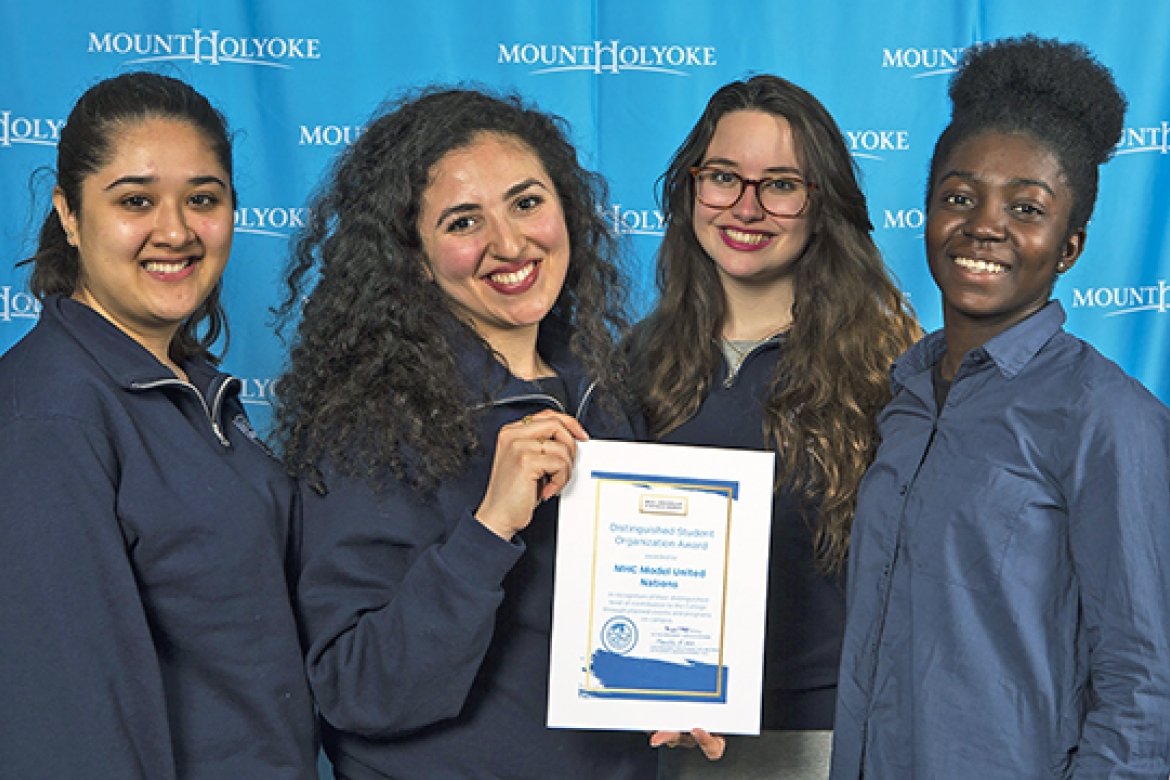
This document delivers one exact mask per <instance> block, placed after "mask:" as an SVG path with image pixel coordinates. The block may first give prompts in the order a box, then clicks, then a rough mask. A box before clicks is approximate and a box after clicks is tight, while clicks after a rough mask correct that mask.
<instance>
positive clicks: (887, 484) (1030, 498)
mask: <svg viewBox="0 0 1170 780" xmlns="http://www.w3.org/2000/svg"><path fill="white" fill-rule="evenodd" d="M950 96H951V100H952V102H953V106H954V110H953V114H952V118H951V124H950V125H949V126H948V127H947V129H946V130H945V131H944V132H943V134H942V136H941V137H940V138H939V141H938V144H937V145H936V146H935V150H934V155H933V157H932V159H931V165H930V179H929V183H928V186H927V201H926V209H927V217H926V254H927V261H928V263H929V265H930V271H931V274H932V275H933V277H934V280H935V283H936V284H937V285H938V287H939V290H940V291H941V292H942V301H943V328H942V330H941V331H938V332H936V333H933V334H931V335H930V336H927V337H926V338H925V339H923V341H922V342H920V343H919V344H918V345H916V346H915V347H914V348H913V349H911V350H910V351H909V352H908V353H907V354H906V355H904V356H903V357H901V358H899V360H898V363H897V364H896V365H895V368H894V373H893V382H894V398H893V400H892V401H891V403H890V405H889V406H888V407H887V408H886V409H885V411H883V413H882V416H881V418H880V421H879V423H880V430H881V436H882V443H881V447H880V448H879V450H878V453H877V456H876V458H875V460H874V464H873V466H872V467H871V468H870V471H869V473H868V474H867V475H866V477H865V480H864V482H863V483H862V486H861V490H860V493H859V497H858V504H857V519H856V521H855V523H854V534H853V544H852V551H851V553H850V561H849V577H848V579H849V614H848V620H847V625H846V632H845V642H844V649H843V653H842V664H841V679H840V684H839V698H838V705H837V722H836V734H835V740H834V745H833V775H832V776H833V777H834V778H839V780H852V779H854V778H860V777H863V776H864V777H866V778H908V777H931V778H934V777H945V778H954V779H955V780H963V779H964V778H972V780H973V779H974V778H988V777H1011V778H1016V777H1027V778H1074V777H1075V778H1104V777H1127V778H1149V780H1165V778H1166V777H1167V775H1168V774H1170V568H1168V567H1167V565H1166V562H1167V561H1168V560H1170V524H1168V523H1167V517H1168V516H1170V476H1168V475H1170V410H1168V409H1167V408H1166V407H1165V406H1164V405H1163V404H1161V403H1160V402H1159V401H1158V400H1157V399H1155V398H1154V397H1153V396H1152V395H1151V394H1150V393H1149V392H1147V391H1146V389H1145V388H1143V387H1142V386H1141V385H1140V384H1138V383H1137V382H1136V381H1134V380H1133V379H1131V378H1130V377H1128V376H1126V375H1125V373H1124V372H1122V371H1121V369H1120V368H1118V367H1117V366H1116V365H1115V364H1113V363H1112V362H1110V361H1108V360H1107V359H1105V358H1104V357H1103V356H1102V355H1101V354H1100V353H1098V352H1097V351H1096V350H1095V349H1093V347H1091V346H1090V345H1088V344H1086V343H1085V342H1083V341H1081V340H1080V339H1077V338H1076V337H1074V336H1072V335H1070V334H1069V333H1067V332H1065V330H1064V329H1063V327H1062V325H1063V322H1064V311H1063V309H1062V308H1061V305H1060V303H1059V302H1058V301H1053V300H1050V299H1051V297H1052V290H1053V286H1054V285H1055V283H1056V280H1057V278H1058V277H1059V276H1060V275H1061V274H1064V273H1066V272H1067V271H1068V270H1069V269H1071V268H1072V267H1073V264H1074V263H1076V262H1077V260H1078V259H1079V258H1080V256H1081V252H1082V250H1083V249H1084V246H1085V234H1086V225H1087V224H1088V222H1089V217H1090V215H1091V214H1092V211H1093V205H1094V202H1095V200H1096V197H1097V176H1098V170H1097V169H1098V166H1100V165H1101V164H1102V163H1104V162H1105V161H1106V160H1108V159H1109V157H1110V155H1111V154H1112V152H1113V149H1114V146H1115V144H1116V143H1117V140H1118V138H1119V137H1120V134H1121V129H1122V122H1123V119H1124V115H1125V99H1124V97H1122V95H1121V93H1120V92H1119V91H1118V89H1117V86H1116V85H1115V84H1114V82H1113V78H1112V76H1111V74H1110V73H1109V71H1108V70H1107V69H1106V68H1105V67H1104V66H1102V65H1101V64H1100V63H1098V62H1097V61H1096V60H1094V59H1093V58H1092V55H1090V53H1089V52H1088V51H1087V50H1086V49H1085V48H1084V47H1082V46H1080V45H1077V44H1068V43H1061V42H1058V41H1051V40H1041V39H1038V38H1035V37H1033V36H1027V37H1024V38H1015V39H1006V40H1002V41H997V42H994V43H990V44H987V45H982V46H976V47H974V48H972V49H971V50H969V51H968V53H967V55H966V57H965V59H964V60H963V63H962V65H961V67H960V69H959V71H958V73H957V74H956V76H955V77H954V80H953V81H952V82H951V86H950Z"/></svg>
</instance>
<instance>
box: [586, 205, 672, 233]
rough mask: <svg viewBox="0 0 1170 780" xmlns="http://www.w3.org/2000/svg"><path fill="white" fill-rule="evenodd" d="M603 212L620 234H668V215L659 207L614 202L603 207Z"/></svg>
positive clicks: (615, 230) (611, 225)
mask: <svg viewBox="0 0 1170 780" xmlns="http://www.w3.org/2000/svg"><path fill="white" fill-rule="evenodd" d="M601 214H602V216H603V217H605V219H606V220H607V221H608V222H609V224H610V227H612V228H613V230H614V232H615V233H618V234H619V235H626V236H657V237H659V238H661V237H662V236H664V235H665V234H666V217H664V216H663V214H662V212H661V211H659V210H658V209H646V208H636V207H633V208H631V207H629V206H623V205H622V204H621V203H614V204H612V205H611V206H610V207H609V208H606V209H602V211H601Z"/></svg>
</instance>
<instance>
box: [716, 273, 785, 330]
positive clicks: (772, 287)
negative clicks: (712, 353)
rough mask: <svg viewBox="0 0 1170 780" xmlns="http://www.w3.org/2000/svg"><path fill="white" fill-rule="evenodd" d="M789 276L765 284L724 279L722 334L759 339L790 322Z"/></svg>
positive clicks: (781, 328) (782, 328)
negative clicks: (724, 306) (750, 283)
mask: <svg viewBox="0 0 1170 780" xmlns="http://www.w3.org/2000/svg"><path fill="white" fill-rule="evenodd" d="M793 297H794V296H793V289H792V280H791V279H789V278H785V279H782V280H777V281H776V282H773V283H772V284H769V285H766V286H753V285H746V284H738V283H735V282H729V281H728V280H727V279H724V280H723V298H724V301H725V302H726V304H727V311H726V313H725V314H724V317H723V337H724V338H726V339H732V340H735V341H759V340H760V339H766V338H769V337H770V336H774V335H776V334H777V333H780V332H782V331H784V330H787V329H788V328H789V326H791V325H792V301H793Z"/></svg>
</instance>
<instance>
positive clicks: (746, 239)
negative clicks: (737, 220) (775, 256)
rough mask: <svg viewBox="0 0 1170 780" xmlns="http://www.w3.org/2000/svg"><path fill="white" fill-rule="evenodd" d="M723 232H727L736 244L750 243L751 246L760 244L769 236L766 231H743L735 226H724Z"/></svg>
mask: <svg viewBox="0 0 1170 780" xmlns="http://www.w3.org/2000/svg"><path fill="white" fill-rule="evenodd" d="M723 232H724V233H726V234H727V237H728V238H730V239H731V240H732V241H734V242H736V243H737V244H752V245H753V246H759V245H760V244H763V243H764V242H766V241H767V240H768V238H769V236H768V234H766V233H745V232H744V231H742V230H736V229H735V228H724V229H723Z"/></svg>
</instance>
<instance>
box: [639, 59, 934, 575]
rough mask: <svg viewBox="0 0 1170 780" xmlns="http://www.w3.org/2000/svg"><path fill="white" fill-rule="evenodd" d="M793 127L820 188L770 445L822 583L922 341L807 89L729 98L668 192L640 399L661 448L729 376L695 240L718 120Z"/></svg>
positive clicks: (800, 269) (742, 87) (712, 104)
mask: <svg viewBox="0 0 1170 780" xmlns="http://www.w3.org/2000/svg"><path fill="white" fill-rule="evenodd" d="M743 110H755V111H763V112H766V113H768V114H772V115H774V116H778V117H783V118H784V119H786V120H787V121H788V123H789V125H790V126H791V128H792V134H793V138H794V141H795V144H796V150H797V157H798V159H799V161H800V163H801V166H802V170H803V172H804V175H805V177H806V178H807V180H808V181H809V182H810V183H811V184H812V186H813V189H812V191H811V192H812V194H811V202H810V203H809V206H808V212H807V218H808V219H809V220H810V221H811V228H812V231H811V232H812V235H811V238H810V240H809V244H808V246H807V248H806V249H805V251H804V253H803V254H802V255H801V257H800V258H799V259H798V260H797V261H796V264H795V267H794V274H795V276H794V287H795V292H794V298H795V302H794V305H793V312H792V315H793V324H792V327H791V329H790V331H789V334H788V337H787V340H786V341H785V346H784V348H783V350H782V351H781V357H780V361H779V365H778V366H777V368H776V374H775V379H774V381H773V384H772V388H771V391H770V395H769V397H768V400H767V401H766V402H765V404H764V409H763V416H764V435H765V437H766V440H767V441H768V442H769V443H770V444H771V445H772V446H773V447H774V449H775V451H776V454H777V478H776V489H777V490H779V489H788V490H792V491H794V492H795V493H796V494H797V495H799V496H801V498H802V499H803V500H802V503H803V505H804V506H805V507H806V510H805V511H806V512H808V513H812V512H815V519H812V518H810V522H811V523H812V526H813V544H814V552H815V555H816V560H817V563H818V565H819V566H820V567H821V568H822V570H824V571H829V572H833V571H839V570H840V569H841V567H842V564H843V562H844V559H845V555H846V551H847V548H848V542H849V530H850V526H851V524H852V520H853V510H854V506H855V503H856V496H857V487H858V484H859V482H860V480H861V477H862V474H863V473H864V472H865V469H866V468H867V467H868V466H869V463H870V461H871V460H872V457H873V453H874V451H875V449H876V444H877V430H876V416H877V413H878V411H879V410H880V409H881V408H882V407H883V406H884V405H885V404H886V402H888V401H889V399H890V385H889V369H890V366H891V364H892V363H893V361H894V358H895V357H897V356H898V355H899V354H901V353H902V352H903V351H904V350H905V349H906V348H908V347H909V346H910V345H911V344H912V343H913V342H914V341H915V340H916V339H917V338H918V337H919V336H920V335H921V331H920V330H919V327H918V324H917V322H916V320H915V318H914V317H913V316H912V314H911V313H910V312H909V310H908V307H907V305H906V303H905V300H904V297H903V295H902V294H901V292H900V291H899V290H898V288H897V287H896V286H895V285H894V283H893V281H892V280H891V278H890V275H889V273H888V272H887V270H886V267H885V265H884V263H883V262H882V258H881V255H880V254H879V252H878V249H877V247H876V246H875V244H874V242H873V239H872V237H871V235H870V234H871V231H872V230H873V226H872V224H871V223H870V220H869V214H868V211H867V209H866V202H865V196H864V195H863V194H862V192H861V188H860V187H859V185H858V183H857V172H856V168H855V166H854V163H853V160H852V157H851V156H850V154H849V151H848V149H847V147H846V145H845V140H844V138H843V137H842V135H841V131H840V130H839V129H838V127H837V124H836V123H835V122H834V121H833V118H832V117H831V116H830V115H829V113H828V112H827V111H826V110H825V108H824V107H823V106H822V105H821V104H820V102H818V101H817V100H816V98H814V97H813V96H812V95H811V94H809V93H808V92H806V91H805V90H803V89H801V88H800V87H797V86H796V85H794V84H792V83H790V82H788V81H786V80H784V79H781V78H778V77H776V76H772V75H758V76H754V77H752V78H750V79H747V80H745V81H735V82H732V83H730V84H726V85H725V86H723V87H721V88H720V89H719V90H718V91H717V92H715V94H714V95H713V96H712V97H711V99H710V101H709V102H708V103H707V107H706V109H705V110H704V111H703V114H702V116H700V117H699V120H698V122H697V123H696V124H695V126H694V127H693V128H692V129H691V132H690V134H689V135H688V136H687V138H686V139H685V140H684V141H683V144H682V146H681V147H680V148H679V149H678V151H677V152H676V153H675V155H674V157H673V158H672V159H671V161H670V165H669V167H668V168H667V170H666V173H665V174H663V177H662V179H661V181H660V185H661V193H660V201H661V204H662V208H663V211H664V213H665V214H666V220H667V226H666V232H665V236H664V239H663V241H662V245H661V247H660V248H659V252H658V268H657V284H658V289H659V292H660V294H661V295H660V299H659V302H658V304H657V307H656V308H655V309H654V310H653V312H651V314H650V315H649V317H648V318H647V319H646V320H645V321H644V322H643V323H641V324H640V325H639V326H638V328H636V329H635V335H634V337H633V339H632V342H631V343H632V347H631V351H632V353H633V355H634V356H635V357H633V358H632V360H631V365H632V366H634V367H636V368H635V371H636V376H635V388H636V391H637V394H638V397H639V398H640V399H641V400H642V402H643V404H644V410H645V414H646V417H647V424H648V426H649V428H650V430H651V432H652V434H653V435H655V436H659V437H660V436H662V435H664V434H666V433H667V432H669V431H671V430H673V429H674V428H676V427H678V426H679V425H681V424H682V423H683V422H685V421H686V420H688V419H690V418H691V417H692V416H694V415H695V413H696V412H697V411H698V410H699V407H700V405H701V404H702V402H703V399H704V398H705V397H706V395H707V393H708V391H709V390H710V388H711V383H712V381H713V379H714V377H715V376H716V373H717V371H718V370H719V367H720V366H721V365H722V358H721V353H720V348H719V343H720V340H721V337H722V330H723V325H724V319H725V317H726V314H727V308H726V307H727V304H726V301H725V298H724V295H723V291H722V287H721V285H720V281H719V276H718V274H717V272H716V269H715V265H714V263H713V262H712V260H711V258H710V257H709V256H708V255H707V254H706V253H705V252H704V251H703V249H702V247H701V246H700V244H699V242H698V239H697V238H696V236H695V229H694V222H693V212H694V203H695V194H694V185H693V182H692V179H691V176H690V168H691V167H692V166H695V165H699V164H700V163H701V162H702V159H703V156H704V155H705V154H706V151H707V147H708V145H709V144H710V142H711V138H712V136H713V135H714V134H715V129H716V126H717V125H718V123H719V120H720V119H721V118H722V117H723V116H724V115H725V114H728V113H730V112H733V111H743Z"/></svg>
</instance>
